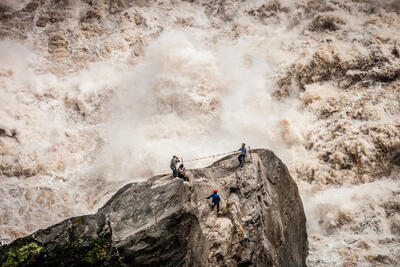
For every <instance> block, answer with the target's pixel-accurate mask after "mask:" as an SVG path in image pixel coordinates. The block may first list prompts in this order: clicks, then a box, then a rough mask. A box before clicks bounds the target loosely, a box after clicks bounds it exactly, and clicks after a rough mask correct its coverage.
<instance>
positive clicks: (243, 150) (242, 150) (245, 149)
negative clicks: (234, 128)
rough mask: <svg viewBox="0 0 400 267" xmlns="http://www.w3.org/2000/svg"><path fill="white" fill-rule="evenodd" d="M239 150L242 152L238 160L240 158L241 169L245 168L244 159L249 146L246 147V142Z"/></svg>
mask: <svg viewBox="0 0 400 267" xmlns="http://www.w3.org/2000/svg"><path fill="white" fill-rule="evenodd" d="M238 151H240V152H241V153H240V155H239V157H238V160H239V167H240V169H243V165H244V159H245V158H246V154H247V148H246V145H245V143H243V144H242V147H241V148H239V150H238Z"/></svg>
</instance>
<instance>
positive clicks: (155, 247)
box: [0, 150, 308, 266]
mask: <svg viewBox="0 0 400 267" xmlns="http://www.w3.org/2000/svg"><path fill="white" fill-rule="evenodd" d="M189 177H190V181H189V182H185V181H183V180H182V179H179V178H175V179H171V175H160V176H155V177H152V178H150V179H148V180H146V181H145V182H142V183H131V184H128V185H126V186H125V187H123V188H122V189H120V190H119V191H118V192H117V193H116V194H115V195H114V196H113V197H112V198H111V199H110V200H109V201H108V202H107V203H106V204H105V205H104V206H103V207H102V208H100V209H99V211H98V212H97V213H96V214H94V215H86V216H81V217H75V218H70V219H67V220H65V221H63V222H61V223H59V224H57V225H54V226H52V227H49V228H47V229H45V230H39V231H37V232H35V233H34V234H32V235H30V236H28V237H24V238H20V239H17V240H16V241H14V242H13V243H11V244H9V245H7V246H3V247H2V248H1V249H0V262H1V264H2V266H17V265H18V266H103V265H112V266H305V262H306V257H307V253H308V243H307V242H308V241H307V233H306V218H305V215H304V211H303V205H302V201H301V199H300V196H299V193H298V189H297V186H296V184H295V183H294V181H293V180H292V178H291V177H290V175H289V172H288V170H287V168H286V166H285V165H284V164H283V163H282V161H281V160H280V159H279V158H277V157H276V156H275V154H274V153H273V152H271V151H269V150H253V151H252V153H251V157H248V159H247V163H246V165H245V167H244V168H243V169H242V170H239V169H237V159H236V156H235V155H231V156H227V157H226V158H223V159H221V160H219V161H217V162H215V163H214V164H213V165H211V166H210V167H207V168H204V169H194V170H189ZM213 189H218V190H219V193H220V196H221V199H222V202H221V213H220V214H219V215H217V213H216V211H215V210H212V209H211V205H210V201H209V200H206V197H207V196H208V195H210V194H211V193H212V190H213Z"/></svg>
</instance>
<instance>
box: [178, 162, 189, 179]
mask: <svg viewBox="0 0 400 267" xmlns="http://www.w3.org/2000/svg"><path fill="white" fill-rule="evenodd" d="M178 177H179V178H183V180H185V181H189V177H188V176H187V174H186V168H185V166H183V164H181V165H179V168H178Z"/></svg>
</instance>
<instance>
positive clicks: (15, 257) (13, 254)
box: [1, 242, 44, 267]
mask: <svg viewBox="0 0 400 267" xmlns="http://www.w3.org/2000/svg"><path fill="white" fill-rule="evenodd" d="M43 249H44V248H43V246H41V245H40V244H38V243H36V242H30V243H27V244H26V245H24V246H22V247H10V249H9V250H8V257H7V260H6V261H5V262H4V263H3V264H2V265H1V266H2V267H14V266H19V265H21V264H24V265H25V264H29V262H30V261H32V259H33V258H35V257H36V256H38V255H39V254H40V253H41V252H42V251H43Z"/></svg>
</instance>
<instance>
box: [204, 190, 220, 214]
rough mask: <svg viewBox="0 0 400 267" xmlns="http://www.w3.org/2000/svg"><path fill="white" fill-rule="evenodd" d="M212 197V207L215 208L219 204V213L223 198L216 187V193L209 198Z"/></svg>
mask: <svg viewBox="0 0 400 267" xmlns="http://www.w3.org/2000/svg"><path fill="white" fill-rule="evenodd" d="M210 198H212V203H213V206H212V208H213V209H214V207H215V206H217V214H218V213H219V202H220V201H221V198H220V197H219V195H218V190H217V189H215V190H214V193H212V194H211V195H210V196H209V197H208V198H207V199H210Z"/></svg>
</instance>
